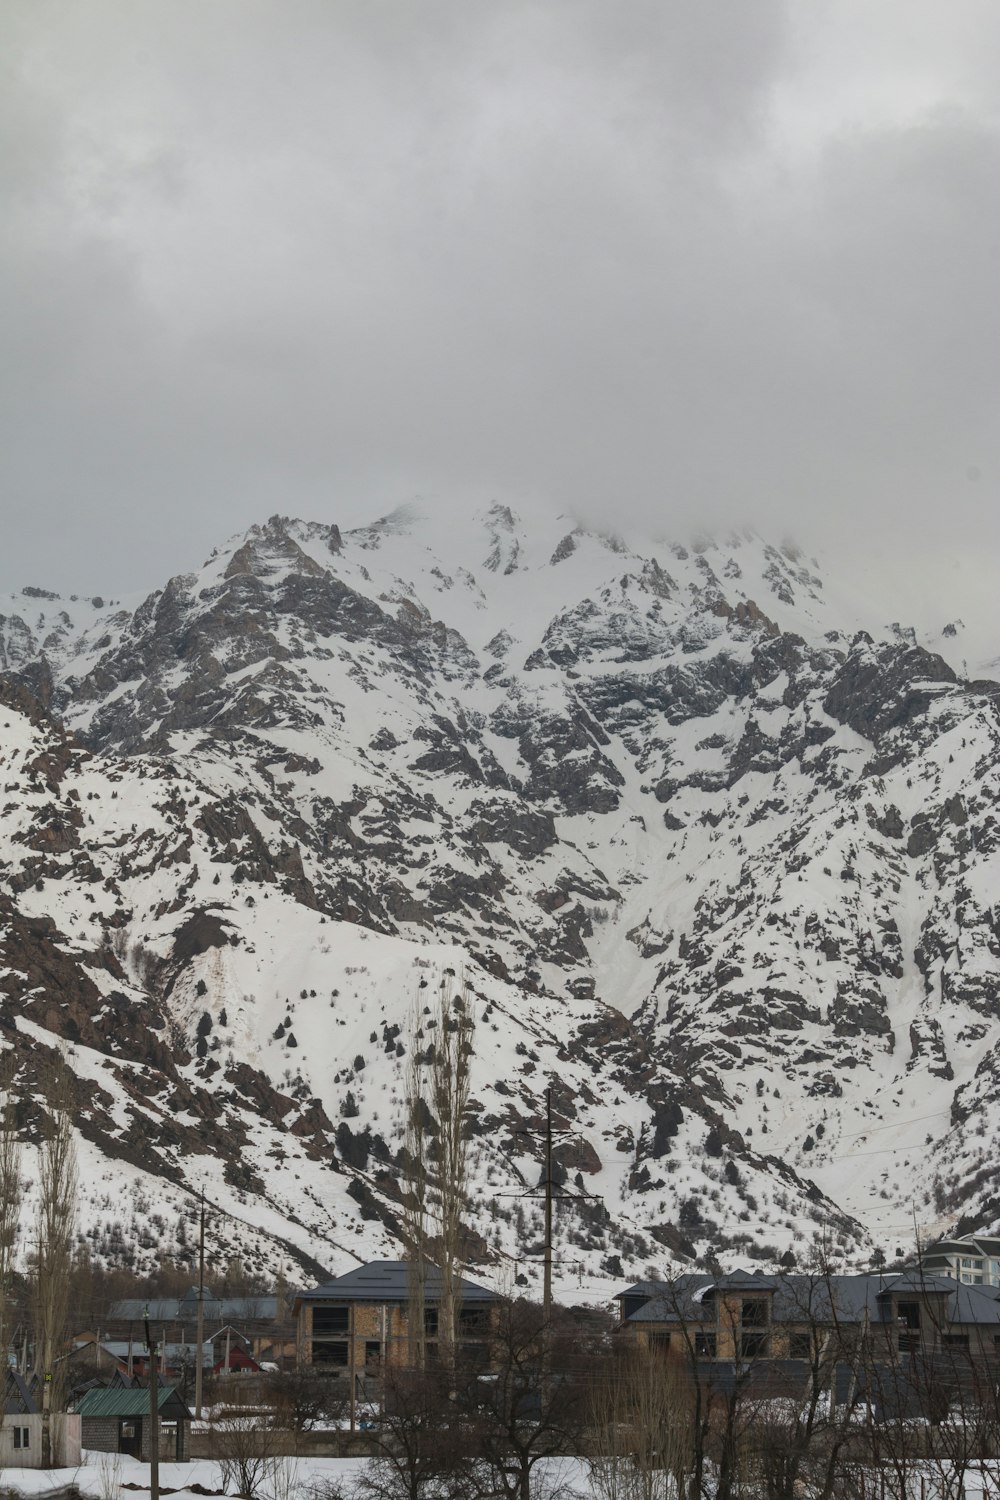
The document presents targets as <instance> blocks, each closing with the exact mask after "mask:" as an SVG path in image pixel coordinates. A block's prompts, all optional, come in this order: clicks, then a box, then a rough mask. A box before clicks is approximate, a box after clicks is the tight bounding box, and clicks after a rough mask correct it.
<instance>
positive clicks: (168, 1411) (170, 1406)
mask: <svg viewBox="0 0 1000 1500" xmlns="http://www.w3.org/2000/svg"><path fill="white" fill-rule="evenodd" d="M76 1409H77V1411H78V1412H79V1414H80V1416H81V1417H145V1416H148V1415H149V1391H148V1389H140V1390H132V1391H127V1390H123V1389H122V1387H121V1386H108V1387H105V1389H103V1390H99V1391H88V1392H87V1394H86V1395H85V1396H84V1398H83V1400H82V1401H81V1402H80V1403H79V1405H78V1406H77V1408H76ZM156 1409H157V1411H158V1412H160V1413H161V1415H163V1416H170V1417H179V1418H180V1419H181V1420H182V1421H186V1422H190V1420H191V1413H190V1412H189V1411H188V1409H187V1407H186V1406H185V1405H184V1402H183V1401H182V1400H181V1398H180V1397H179V1396H178V1394H177V1391H176V1390H175V1388H174V1387H173V1386H172V1385H164V1386H161V1387H160V1389H159V1390H158V1391H157V1393H156Z"/></svg>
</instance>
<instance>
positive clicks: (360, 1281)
mask: <svg viewBox="0 0 1000 1500" xmlns="http://www.w3.org/2000/svg"><path fill="white" fill-rule="evenodd" d="M412 1273H413V1263H412V1261H406V1260H373V1261H369V1263H368V1264H367V1265H366V1266H355V1268H354V1270H353V1271H346V1272H345V1273H344V1275H343V1276H337V1277H336V1278H335V1279H334V1280H333V1281H327V1282H324V1283H323V1284H322V1285H321V1286H314V1287H312V1288H311V1289H310V1290H309V1291H307V1292H300V1293H299V1294H298V1296H297V1297H296V1299H295V1300H296V1303H299V1302H375V1303H378V1302H405V1301H406V1300H407V1299H408V1297H409V1295H410V1284H411V1283H410V1277H411V1275H412ZM458 1284H459V1290H460V1295H461V1299H462V1301H463V1302H465V1303H469V1302H496V1301H498V1300H499V1299H498V1297H497V1294H496V1292H491V1291H490V1289H489V1288H488V1287H485V1286H480V1285H479V1283H478V1282H475V1281H468V1280H467V1279H466V1278H465V1277H464V1276H461V1277H459V1283H458ZM425 1295H426V1297H427V1298H428V1299H429V1300H430V1301H432V1302H435V1301H437V1299H438V1298H439V1296H440V1295H441V1272H440V1271H439V1270H438V1268H437V1267H436V1266H428V1267H427V1271H426V1282H425Z"/></svg>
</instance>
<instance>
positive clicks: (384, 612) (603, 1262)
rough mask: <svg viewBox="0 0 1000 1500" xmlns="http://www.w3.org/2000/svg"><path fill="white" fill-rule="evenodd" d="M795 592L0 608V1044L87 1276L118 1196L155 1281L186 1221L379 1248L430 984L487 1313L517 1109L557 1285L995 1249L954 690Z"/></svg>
mask: <svg viewBox="0 0 1000 1500" xmlns="http://www.w3.org/2000/svg"><path fill="white" fill-rule="evenodd" d="M826 582H827V586H826V587H824V584H823V582H822V581H821V579H820V577H819V574H818V571H817V568H816V566H815V565H814V564H812V563H807V562H806V561H805V560H804V559H802V558H801V557H799V556H798V555H797V554H796V553H795V552H794V550H793V549H790V548H787V549H784V550H781V549H777V548H774V547H771V546H768V545H766V544H764V543H762V542H761V541H759V540H758V539H756V538H753V537H749V536H741V537H738V538H733V539H731V540H729V541H728V542H726V543H725V544H722V543H715V544H711V545H704V546H700V547H699V548H697V549H687V548H685V547H682V546H679V545H673V546H670V545H666V544H661V543H653V542H649V541H636V540H634V539H627V540H622V539H619V538H616V537H611V536H599V535H595V534H593V533H587V532H585V531H582V530H581V529H579V528H578V527H576V526H574V524H573V523H572V522H570V521H566V520H560V519H558V518H555V517H542V518H535V519H534V520H533V521H532V523H531V525H530V526H528V525H526V524H525V523H523V522H522V521H521V520H519V518H518V517H516V516H515V515H514V514H513V513H512V512H510V511H509V510H507V509H506V508H504V507H494V508H493V509H492V510H490V511H488V512H486V513H485V514H484V515H482V516H479V517H476V518H472V519H469V520H467V521H465V522H464V523H462V525H461V526H459V525H457V524H455V523H452V524H451V525H449V527H448V528H446V529H443V528H441V527H439V526H436V525H435V524H434V522H433V521H432V520H427V519H425V518H422V517H420V516H418V515H416V514H413V513H407V512H402V513H396V514H394V515H393V516H390V517H388V518H385V519H383V520H381V521H379V522H376V523H375V524H374V525H372V526H369V527H366V528H364V529H361V530H355V531H350V532H346V531H345V532H344V533H343V534H341V532H340V530H338V528H337V527H336V526H327V525H308V524H305V523H301V522H296V521H290V520H287V519H284V518H280V517H274V518H272V520H271V521H269V522H268V523H267V524H266V525H264V526H261V527H254V528H252V530H251V531H250V532H249V533H247V534H246V535H245V536H243V537H239V538H236V539H234V541H233V542H231V543H230V544H228V545H227V546H226V547H224V548H222V549H220V550H219V551H218V552H217V553H216V554H215V555H214V556H213V557H212V558H211V559H210V560H209V561H208V563H206V564H205V566H204V567H203V568H201V569H200V570H199V571H198V572H196V573H192V574H189V575H185V576H182V577H178V578H174V579H171V580H169V582H167V583H166V585H165V586H164V588H163V589H162V590H160V591H158V592H156V593H154V594H153V595H151V596H150V597H149V598H147V599H144V600H141V601H126V603H125V604H124V605H118V604H113V603H112V604H105V602H104V601H102V600H93V601H82V602H81V601H79V600H74V601H62V600H59V599H55V598H53V597H51V596H49V595H47V594H45V592H44V591H42V590H39V589H34V590H31V591H25V593H24V594H23V595H22V596H19V597H15V598H14V599H11V600H8V601H6V602H0V667H2V668H3V669H4V676H3V678H2V688H0V692H2V701H0V784H3V786H4V788H5V796H4V805H3V823H2V842H0V912H2V922H3V930H2V936H0V943H2V953H0V966H2V967H0V994H2V999H0V1021H2V1024H3V1027H4V1038H5V1042H6V1044H7V1045H8V1046H12V1047H13V1048H14V1049H15V1051H16V1053H17V1056H18V1059H19V1064H20V1071H19V1075H18V1087H19V1089H20V1090H21V1091H22V1092H23V1094H24V1097H25V1098H26V1099H29V1098H31V1099H35V1100H37V1099H39V1098H40V1097H41V1093H40V1084H39V1078H40V1076H41V1075H42V1074H43V1073H44V1071H45V1070H44V1068H43V1067H42V1066H41V1065H42V1063H44V1062H45V1060H46V1059H47V1058H49V1056H50V1053H51V1051H52V1046H53V1043H54V1041H55V1039H56V1038H62V1039H64V1041H65V1043H66V1044H67V1048H68V1050H67V1051H66V1052H65V1053H64V1056H63V1060H62V1062H59V1060H58V1058H53V1063H52V1065H53V1066H54V1067H57V1068H59V1067H63V1066H64V1067H66V1068H67V1069H68V1071H69V1074H70V1075H71V1076H72V1080H73V1087H74V1089H75V1092H76V1097H77V1102H78V1109H79V1120H80V1130H81V1134H82V1136H83V1138H84V1141H85V1146H86V1150H87V1152H88V1153H89V1155H88V1158H87V1161H88V1173H87V1182H88V1193H89V1195H90V1208H89V1209H88V1218H87V1223H88V1231H89V1232H90V1238H91V1243H92V1245H93V1246H94V1247H95V1248H96V1249H98V1251H100V1252H101V1253H107V1254H116V1253H119V1249H120V1247H117V1248H116V1245H115V1244H114V1243H112V1240H111V1239H109V1233H110V1231H109V1230H108V1228H107V1224H108V1223H109V1222H110V1223H113V1222H114V1219H113V1216H112V1218H111V1219H110V1220H109V1218H108V1208H107V1203H106V1200H107V1199H108V1197H109V1189H108V1184H109V1183H111V1182H117V1181H120V1180H121V1174H122V1173H124V1174H125V1178H126V1180H127V1182H128V1184H129V1188H128V1190H129V1192H131V1194H132V1195H133V1198H135V1199H136V1200H140V1199H142V1198H143V1197H144V1196H145V1197H147V1198H148V1197H149V1196H150V1195H151V1194H155V1196H156V1198H157V1201H161V1200H162V1201H163V1202H165V1203H166V1204H167V1205H168V1206H167V1208H166V1209H165V1210H164V1215H165V1226H166V1227H165V1230H164V1233H165V1234H168V1236H169V1234H174V1235H176V1236H180V1237H181V1239H183V1237H184V1235H185V1234H186V1229H185V1224H186V1220H187V1215H188V1199H187V1197H186V1194H185V1188H190V1187H191V1186H192V1185H197V1183H199V1182H200V1181H201V1180H202V1178H203V1177H204V1176H205V1175H206V1174H207V1175H208V1176H209V1179H210V1181H211V1182H212V1184H213V1192H214V1194H215V1198H216V1201H218V1202H219V1203H220V1205H221V1206H223V1207H224V1208H225V1209H226V1211H227V1212H228V1213H229V1214H231V1215H232V1216H233V1217H234V1220H242V1221H246V1222H248V1223H250V1224H252V1225H253V1226H254V1228H255V1229H256V1230H258V1231H259V1233H258V1234H257V1237H256V1240H255V1244H256V1247H257V1249H256V1253H257V1254H259V1256H260V1257H261V1258H262V1259H263V1260H270V1261H271V1262H272V1263H273V1261H274V1260H275V1258H276V1257H278V1258H280V1257H284V1258H286V1259H287V1258H288V1257H291V1258H292V1259H293V1260H294V1259H298V1260H299V1261H300V1262H302V1263H307V1264H309V1265H315V1264H316V1263H317V1262H318V1263H323V1264H332V1263H334V1262H336V1261H338V1260H339V1259H340V1258H341V1257H342V1256H343V1255H344V1254H345V1253H347V1252H352V1253H359V1254H368V1253H373V1252H375V1251H376V1250H378V1249H383V1248H388V1246H389V1245H390V1243H391V1242H392V1239H393V1236H394V1234H395V1232H396V1230H397V1227H398V1225H397V1219H396V1213H397V1210H398V1200H399V1172H398V1151H399V1146H400V1140H401V1109H402V1094H403V1071H404V1069H405V1063H406V1054H407V1051H408V1048H409V1046H410V1044H411V1039H412V1037H413V1035H414V1032H415V1029H416V1028H418V1027H419V1026H420V1023H421V1017H422V1015H423V1010H424V1006H423V1002H424V1000H425V999H426V995H427V992H428V991H431V992H433V990H434V987H435V986H437V985H439V984H440V983H441V982H442V978H444V979H445V980H446V981H447V978H448V975H449V971H454V973H455V975H456V978H458V977H460V976H462V975H464V980H465V984H466V986H467V989H468V991H469V993H470V995H471V996H472V997H473V1000H474V1010H475V1015H476V1021H477V1032H476V1073H475V1093H476V1099H477V1109H476V1116H475V1123H476V1137H475V1141H474V1150H473V1157H474V1187H473V1192H472V1195H471V1201H470V1211H469V1219H470V1227H471V1228H473V1229H474V1230H475V1231H476V1233H477V1235H478V1237H479V1238H478V1241H477V1243H478V1244H479V1246H480V1252H481V1253H482V1254H483V1255H484V1256H491V1257H492V1258H493V1260H494V1263H495V1264H496V1265H497V1266H503V1265H508V1264H510V1263H512V1261H513V1260H515V1259H519V1258H521V1257H523V1256H524V1254H525V1245H526V1244H528V1245H529V1246H530V1242H531V1239H532V1235H533V1221H534V1219H535V1218H536V1217H537V1204H536V1203H535V1202H534V1200H532V1199H531V1198H526V1199H525V1200H524V1201H523V1202H521V1203H518V1201H517V1200H516V1199H514V1198H511V1197H508V1196H506V1195H508V1194H511V1193H518V1192H520V1191H522V1190H527V1189H530V1188H531V1186H532V1185H533V1184H534V1183H535V1182H536V1181H537V1178H538V1172H539V1167H538V1159H539V1155H538V1153H539V1146H538V1141H537V1132H538V1128H539V1126H540V1123H541V1111H542V1104H543V1098H544V1091H545V1089H546V1087H549V1086H551V1087H552V1088H553V1089H554V1091H555V1092H554V1104H555V1107H556V1111H557V1116H558V1121H559V1124H560V1126H561V1128H562V1129H564V1130H565V1131H567V1132H569V1133H568V1134H566V1135H565V1136H564V1137H562V1138H561V1144H560V1147H559V1153H558V1154H559V1159H560V1173H561V1174H563V1173H564V1174H566V1175H567V1176H568V1178H569V1180H570V1185H571V1186H572V1183H573V1182H574V1181H575V1182H576V1183H577V1189H576V1190H577V1191H579V1190H583V1191H585V1192H586V1193H588V1194H596V1195H599V1197H598V1198H597V1199H590V1198H588V1199H586V1200H583V1201H581V1202H580V1203H578V1204H577V1205H576V1206H569V1205H567V1206H566V1207H565V1208H564V1209H563V1211H562V1213H561V1217H560V1231H559V1232H560V1236H561V1248H560V1260H561V1265H562V1273H563V1276H564V1279H565V1280H566V1282H567V1284H570V1283H572V1284H574V1285H575V1284H576V1283H577V1282H578V1281H580V1280H581V1279H593V1278H600V1277H601V1276H602V1275H605V1276H612V1277H615V1276H618V1275H619V1274H621V1273H622V1272H623V1273H625V1274H632V1273H633V1272H634V1273H639V1272H640V1271H643V1270H644V1269H645V1267H646V1266H647V1265H648V1264H649V1263H650V1262H654V1263H662V1262H663V1261H664V1259H666V1258H670V1257H680V1256H683V1255H686V1254H691V1253H694V1252H695V1251H698V1252H699V1253H701V1254H706V1253H709V1252H712V1253H714V1254H717V1255H719V1256H722V1257H723V1258H725V1256H726V1254H727V1253H728V1252H732V1253H736V1252H737V1251H738V1253H739V1254H740V1256H741V1257H742V1258H744V1259H745V1258H746V1257H747V1255H753V1254H755V1253H756V1254H759V1255H760V1256H762V1257H764V1258H768V1257H770V1258H774V1257H776V1256H778V1255H780V1254H781V1253H783V1252H784V1251H785V1250H787V1249H788V1248H790V1247H791V1248H793V1249H796V1248H797V1249H801V1247H802V1243H803V1241H804V1240H807V1239H808V1238H809V1236H810V1235H811V1233H812V1232H814V1230H815V1229H816V1228H817V1227H820V1226H823V1227H825V1228H826V1229H828V1230H829V1231H830V1232H831V1233H832V1234H833V1236H834V1238H835V1239H836V1240H838V1241H839V1243H840V1245H841V1247H842V1249H843V1251H844V1253H845V1254H864V1253H865V1251H866V1248H867V1247H868V1246H869V1245H870V1243H871V1239H872V1237H873V1236H874V1237H875V1238H876V1239H877V1240H880V1241H885V1242H887V1243H890V1242H891V1244H892V1245H894V1244H895V1243H898V1242H900V1241H905V1233H906V1230H905V1225H906V1221H907V1220H908V1218H909V1216H910V1204H911V1203H915V1204H916V1205H917V1210H918V1217H919V1218H920V1219H921V1221H922V1222H924V1223H925V1224H927V1225H931V1224H934V1223H937V1222H938V1221H944V1220H947V1221H948V1222H953V1221H954V1220H955V1218H956V1217H959V1216H961V1215H963V1214H964V1215H966V1216H973V1217H978V1216H980V1215H982V1214H985V1215H986V1216H987V1217H991V1216H992V1217H995V1216H996V1215H997V1214H1000V1204H997V1203H996V1202H995V1201H994V1199H993V1197H992V1196H991V1194H992V1193H993V1192H994V1189H993V1185H992V1179H991V1162H992V1161H993V1160H995V1148H996V1143H995V1140H994V1134H995V1126H994V1124H993V1121H994V1120H995V1119H996V1111H995V1109H993V1108H992V1106H993V1105H994V1103H995V1100H996V1096H997V1091H998V1083H1000V1072H998V1068H997V1062H996V1057H995V1051H996V1042H997V1039H998V1037H1000V1012H998V1005H1000V1000H998V991H1000V924H998V917H997V907H996V891H997V889H998V882H997V872H998V864H997V859H998V855H997V842H998V826H997V814H996V811H995V808H996V801H997V790H998V788H997V780H998V755H997V751H998V736H1000V725H998V703H1000V697H998V694H1000V688H998V687H997V686H996V685H994V684H992V683H988V682H969V681H966V680H964V679H961V678H959V677H958V676H957V674H956V671H955V670H954V664H949V662H948V661H946V660H945V659H944V658H943V656H942V655H940V654H938V650H939V649H940V647H941V646H943V645H944V646H946V644H947V632H944V633H943V634H942V636H941V637H940V638H937V639H934V640H924V641H923V642H922V643H921V642H919V641H918V639H917V638H916V637H915V636H914V634H913V633H912V632H910V631H908V630H901V629H900V627H899V626H896V625H893V626H881V625H880V624H879V619H878V601H873V602H872V606H871V609H870V612H869V618H867V619H865V620H859V619H858V618H857V617H856V615H854V614H853V613H852V611H851V610H850V609H849V608H847V607H846V606H845V605H844V604H843V603H842V602H841V601H840V600H839V599H838V597H837V593H836V588H835V586H834V587H833V588H832V589H831V586H830V581H829V580H827V581H826ZM863 626H864V627H867V628H862V627H863ZM42 1107H43V1106H42V1105H41V1104H36V1105H33V1106H32V1107H31V1108H29V1109H27V1111H26V1115H25V1129H26V1131H27V1133H28V1134H29V1136H30V1134H31V1130H32V1124H31V1117H32V1109H35V1110H36V1111H37V1109H40V1108H42ZM109 1164H113V1165H109ZM151 1183H155V1188H154V1187H151ZM102 1205H104V1206H102ZM239 1237H240V1238H243V1237H244V1232H243V1231H241V1232H240V1236H239ZM120 1238H121V1236H119V1239H120ZM521 1269H522V1270H524V1271H525V1273H526V1274H528V1275H529V1277H530V1275H531V1274H533V1273H532V1268H531V1264H530V1262H528V1263H526V1264H524V1265H523V1266H521Z"/></svg>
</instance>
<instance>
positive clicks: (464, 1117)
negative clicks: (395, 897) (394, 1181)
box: [431, 977, 475, 1369]
mask: <svg viewBox="0 0 1000 1500" xmlns="http://www.w3.org/2000/svg"><path fill="white" fill-rule="evenodd" d="M474 1024H475V1023H474V1021H473V1018H472V1010H471V1007H470V1006H468V1005H467V1003H466V999H465V995H464V994H463V993H459V994H455V993H454V992H453V989H452V985H451V983H450V979H449V978H448V977H446V978H445V979H444V980H443V981H442V984H441V1002H440V1006H439V1009H438V1026H437V1036H436V1038H435V1046H434V1058H433V1062H432V1065H431V1104H432V1108H433V1111H434V1115H435V1117H436V1119H437V1126H438V1132H437V1149H436V1152H435V1167H436V1172H435V1182H434V1188H435V1194H434V1196H435V1199H436V1207H437V1209H438V1213H439V1216H440V1234H439V1236H438V1245H439V1252H438V1266H439V1270H440V1272H441V1292H440V1297H439V1300H438V1345H439V1348H440V1351H441V1357H442V1359H443V1360H444V1362H445V1363H446V1364H447V1365H448V1367H449V1368H450V1369H454V1367H455V1348H456V1342H457V1338H458V1326H459V1303H460V1288H461V1277H460V1275H459V1265H460V1259H461V1252H462V1211H463V1209H464V1207H465V1195H466V1175H467V1172H466V1169H467V1165H468V1143H469V1134H468V1109H469V1083H470V1076H469V1075H470V1063H471V1058H472V1039H473V1029H474Z"/></svg>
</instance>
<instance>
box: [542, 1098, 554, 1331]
mask: <svg viewBox="0 0 1000 1500" xmlns="http://www.w3.org/2000/svg"><path fill="white" fill-rule="evenodd" d="M542 1313H543V1316H544V1318H545V1327H546V1329H547V1328H548V1326H549V1324H550V1322H551V1321H552V1090H551V1088H547V1089H546V1090H545V1261H544V1267H543V1273H542Z"/></svg>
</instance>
